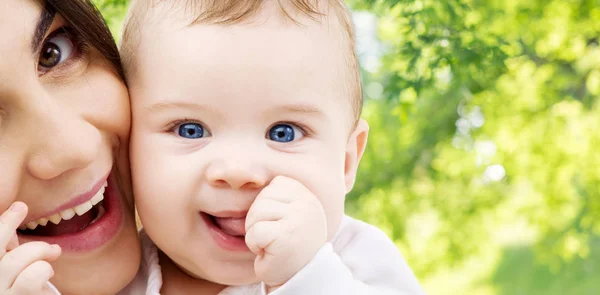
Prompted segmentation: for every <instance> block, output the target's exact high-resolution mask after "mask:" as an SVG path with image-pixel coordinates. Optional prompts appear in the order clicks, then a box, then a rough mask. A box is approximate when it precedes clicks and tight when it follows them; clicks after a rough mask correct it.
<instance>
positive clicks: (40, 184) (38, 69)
mask: <svg viewBox="0 0 600 295" xmlns="http://www.w3.org/2000/svg"><path fill="white" fill-rule="evenodd" d="M44 25H47V26H49V28H48V30H44ZM40 32H42V33H41V34H40ZM43 32H46V33H43ZM0 36H1V38H0V211H2V212H3V211H5V210H6V209H7V208H8V207H9V206H10V205H11V204H12V203H13V202H14V201H22V202H24V203H26V204H27V205H28V207H29V213H28V215H27V217H26V218H25V220H24V223H23V225H22V226H21V229H20V230H19V242H20V243H26V242H29V241H33V240H41V241H46V242H48V243H53V244H59V245H60V246H61V247H62V255H61V257H60V258H59V259H58V260H57V261H56V262H55V263H53V264H52V265H53V267H54V271H55V276H54V278H53V279H52V280H51V281H52V282H53V283H54V284H55V285H56V286H57V287H58V289H59V290H60V291H61V292H63V294H115V293H116V292H117V291H118V290H119V289H120V288H122V287H124V286H125V285H126V284H127V283H128V282H129V281H130V280H131V279H132V278H133V276H134V275H135V273H136V271H137V269H138V265H139V257H140V250H139V243H138V240H137V232H136V227H135V221H134V217H133V200H132V196H131V189H130V175H129V163H128V156H127V149H128V137H129V127H130V110H129V101H128V95H127V89H126V88H125V85H124V84H123V82H122V81H121V80H120V79H119V77H118V76H117V75H116V74H115V73H114V71H113V70H112V69H111V67H110V65H109V63H108V62H107V61H106V60H105V59H104V58H103V56H102V55H100V54H99V52H98V51H96V50H95V49H93V48H90V47H89V46H86V43H85V41H84V40H81V39H80V38H79V37H78V36H77V35H75V32H74V31H73V30H72V29H70V28H69V25H68V24H67V23H65V21H64V20H63V19H62V18H61V17H60V16H59V15H57V16H56V17H52V16H49V15H47V13H43V4H41V3H39V2H36V1H23V0H2V1H0ZM98 201H99V202H98ZM90 207H91V208H90ZM80 214H81V215H80ZM55 222H57V223H58V225H55V224H54V223H55ZM44 224H45V226H44Z"/></svg>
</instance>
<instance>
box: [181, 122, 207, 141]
mask: <svg viewBox="0 0 600 295" xmlns="http://www.w3.org/2000/svg"><path fill="white" fill-rule="evenodd" d="M177 132H178V133H179V136H181V137H184V138H190V139H197V138H202V137H204V133H205V131H204V127H202V125H200V124H198V123H184V124H181V125H179V130H178V131H177Z"/></svg>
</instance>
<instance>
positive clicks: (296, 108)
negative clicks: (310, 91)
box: [272, 104, 324, 116]
mask: <svg viewBox="0 0 600 295" xmlns="http://www.w3.org/2000/svg"><path fill="white" fill-rule="evenodd" d="M272 111H285V112H288V113H300V114H307V115H318V116H323V115H324V112H323V111H321V110H320V109H319V108H317V107H314V106H311V105H306V104H291V105H280V106H276V107H274V108H273V110H272Z"/></svg>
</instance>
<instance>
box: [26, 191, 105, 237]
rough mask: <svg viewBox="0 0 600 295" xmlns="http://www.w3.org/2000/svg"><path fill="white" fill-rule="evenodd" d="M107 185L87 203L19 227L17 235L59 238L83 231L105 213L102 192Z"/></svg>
mask: <svg viewBox="0 0 600 295" xmlns="http://www.w3.org/2000/svg"><path fill="white" fill-rule="evenodd" d="M107 185H108V184H107V183H106V182H105V183H104V185H103V186H102V187H101V188H100V190H98V192H97V193H96V194H95V195H94V196H93V197H92V198H91V199H90V200H89V201H87V202H84V203H82V204H79V205H77V206H75V207H72V208H69V209H65V210H63V211H61V212H60V213H56V214H53V215H50V216H45V217H42V218H39V219H37V220H34V221H30V222H29V223H27V224H23V225H21V226H20V227H19V233H20V234H22V235H33V236H60V235H65V234H72V233H76V232H80V231H82V230H84V229H85V228H86V227H88V226H90V225H92V224H94V222H96V221H98V220H99V219H100V218H101V217H102V216H103V215H104V213H105V212H106V210H105V208H104V191H105V189H106V187H107Z"/></svg>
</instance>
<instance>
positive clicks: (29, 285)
mask: <svg viewBox="0 0 600 295" xmlns="http://www.w3.org/2000/svg"><path fill="white" fill-rule="evenodd" d="M52 276H54V269H52V266H51V265H50V263H48V262H46V261H36V262H34V263H33V264H31V265H29V266H28V267H27V268H26V269H25V270H24V271H23V272H21V273H20V274H19V276H18V277H17V280H16V281H15V283H14V284H13V285H12V287H11V288H10V289H11V291H13V292H14V293H15V294H23V295H34V294H53V293H49V292H51V289H50V288H48V285H47V283H48V281H49V280H50V278H52Z"/></svg>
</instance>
